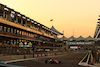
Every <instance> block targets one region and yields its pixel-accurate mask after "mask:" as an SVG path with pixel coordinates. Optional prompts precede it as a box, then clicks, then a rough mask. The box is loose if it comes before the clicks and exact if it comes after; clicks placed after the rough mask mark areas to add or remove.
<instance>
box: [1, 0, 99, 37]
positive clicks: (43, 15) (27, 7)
mask: <svg viewBox="0 0 100 67" xmlns="http://www.w3.org/2000/svg"><path fill="white" fill-rule="evenodd" d="M0 3H1V4H4V5H6V6H7V7H9V8H12V9H14V10H15V11H18V12H20V13H21V14H24V15H25V16H27V17H29V18H31V19H34V20H35V21H37V22H39V23H41V24H43V25H46V26H47V27H49V28H51V26H52V22H53V26H54V27H55V28H56V29H57V30H58V31H59V32H61V33H63V30H64V35H65V36H66V37H67V38H68V37H71V36H72V35H73V31H72V30H73V29H74V37H79V36H83V37H84V38H85V37H88V36H92V37H93V36H94V33H95V29H96V25H97V22H98V20H97V19H98V18H99V14H100V4H99V3H100V0H0ZM51 19H53V21H52V22H50V20H51Z"/></svg>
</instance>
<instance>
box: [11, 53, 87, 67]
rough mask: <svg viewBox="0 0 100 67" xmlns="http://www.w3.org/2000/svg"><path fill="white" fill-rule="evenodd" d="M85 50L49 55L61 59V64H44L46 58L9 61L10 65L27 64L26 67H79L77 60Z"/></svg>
mask: <svg viewBox="0 0 100 67" xmlns="http://www.w3.org/2000/svg"><path fill="white" fill-rule="evenodd" d="M85 54H86V52H68V53H67V54H64V55H59V56H54V57H50V58H53V59H56V60H58V61H61V62H62V64H45V60H46V59H47V58H48V57H46V58H37V59H34V60H30V61H21V62H14V63H9V64H12V65H19V66H27V67H81V66H78V63H79V61H80V60H81V59H82V58H83V57H84V56H85Z"/></svg>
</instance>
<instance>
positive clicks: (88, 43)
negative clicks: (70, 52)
mask: <svg viewBox="0 0 100 67" xmlns="http://www.w3.org/2000/svg"><path fill="white" fill-rule="evenodd" d="M69 44H92V43H91V42H69Z"/></svg>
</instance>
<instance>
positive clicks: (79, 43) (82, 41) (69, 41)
mask: <svg viewBox="0 0 100 67" xmlns="http://www.w3.org/2000/svg"><path fill="white" fill-rule="evenodd" d="M60 39H62V40H63V41H64V48H66V50H69V49H70V50H92V49H93V45H94V38H92V37H91V36H89V37H87V38H83V37H82V36H80V37H78V38H75V37H73V36H71V37H69V38H66V37H65V36H63V37H62V38H60Z"/></svg>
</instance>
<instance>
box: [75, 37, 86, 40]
mask: <svg viewBox="0 0 100 67" xmlns="http://www.w3.org/2000/svg"><path fill="white" fill-rule="evenodd" d="M76 40H77V41H79V40H85V38H83V37H82V36H80V37H78V38H76Z"/></svg>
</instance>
